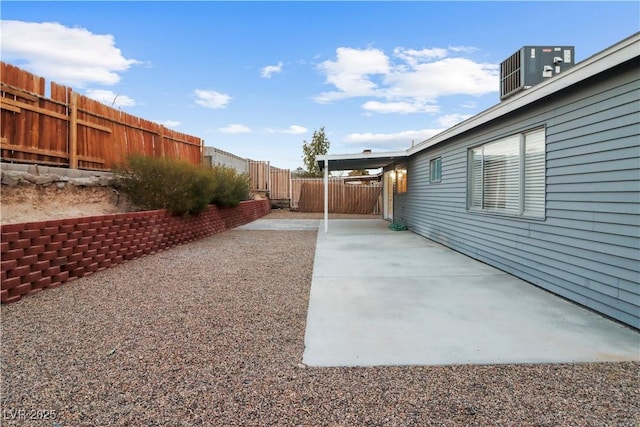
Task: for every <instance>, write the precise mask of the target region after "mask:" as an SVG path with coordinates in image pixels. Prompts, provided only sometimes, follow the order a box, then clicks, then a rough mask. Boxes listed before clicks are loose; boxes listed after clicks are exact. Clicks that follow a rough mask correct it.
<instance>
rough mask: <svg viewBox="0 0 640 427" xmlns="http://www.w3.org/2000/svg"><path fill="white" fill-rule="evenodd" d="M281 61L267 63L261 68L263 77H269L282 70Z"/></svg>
mask: <svg viewBox="0 0 640 427" xmlns="http://www.w3.org/2000/svg"><path fill="white" fill-rule="evenodd" d="M282 65H283V64H282V62H278V65H267V66H266V67H264V68H263V69H262V72H261V75H262V77H264V78H265V79H270V78H271V76H272V75H274V74H276V73H280V72H281V71H282Z"/></svg>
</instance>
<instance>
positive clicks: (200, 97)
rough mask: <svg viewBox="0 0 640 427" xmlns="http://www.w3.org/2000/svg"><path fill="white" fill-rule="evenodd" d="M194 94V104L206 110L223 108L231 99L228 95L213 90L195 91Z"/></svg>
mask: <svg viewBox="0 0 640 427" xmlns="http://www.w3.org/2000/svg"><path fill="white" fill-rule="evenodd" d="M194 93H195V95H196V104H198V105H200V106H202V107H206V108H214V109H215V108H225V107H226V106H227V104H228V103H229V101H231V99H232V98H231V97H230V96H229V95H226V94H224V93H220V92H216V91H215V90H202V89H196V90H195V91H194Z"/></svg>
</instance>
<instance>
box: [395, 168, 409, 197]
mask: <svg viewBox="0 0 640 427" xmlns="http://www.w3.org/2000/svg"><path fill="white" fill-rule="evenodd" d="M396 192H397V193H406V192H407V170H406V169H396Z"/></svg>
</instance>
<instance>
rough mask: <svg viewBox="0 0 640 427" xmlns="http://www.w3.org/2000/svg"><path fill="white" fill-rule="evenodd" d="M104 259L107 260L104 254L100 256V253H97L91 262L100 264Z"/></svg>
mask: <svg viewBox="0 0 640 427" xmlns="http://www.w3.org/2000/svg"><path fill="white" fill-rule="evenodd" d="M105 259H107V255H106V254H101V253H98V254H97V255H96V256H95V257H93V260H94V261H95V262H102V261H104V260H105Z"/></svg>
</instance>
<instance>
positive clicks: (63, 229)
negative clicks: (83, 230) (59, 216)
mask: <svg viewBox="0 0 640 427" xmlns="http://www.w3.org/2000/svg"><path fill="white" fill-rule="evenodd" d="M75 229H76V227H75V225H73V224H64V225H62V226H60V228H59V229H58V230H59V231H58V233H64V234H69V233H73V231H74V230H75Z"/></svg>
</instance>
